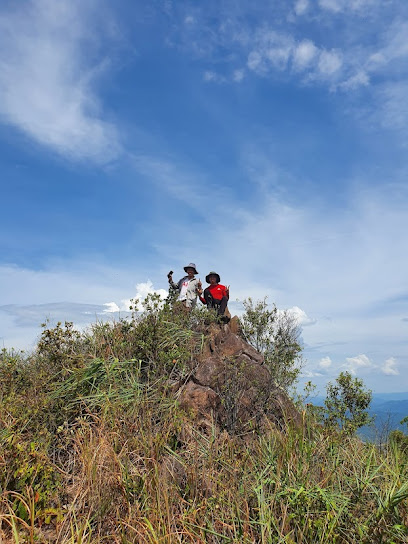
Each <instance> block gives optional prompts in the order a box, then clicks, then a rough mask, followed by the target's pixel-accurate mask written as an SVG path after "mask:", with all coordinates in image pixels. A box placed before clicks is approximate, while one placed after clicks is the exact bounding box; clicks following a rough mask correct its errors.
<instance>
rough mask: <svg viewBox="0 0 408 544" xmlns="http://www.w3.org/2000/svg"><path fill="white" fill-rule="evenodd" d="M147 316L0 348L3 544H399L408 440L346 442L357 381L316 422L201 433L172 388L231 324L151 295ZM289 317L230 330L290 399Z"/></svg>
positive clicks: (296, 359) (302, 412)
mask: <svg viewBox="0 0 408 544" xmlns="http://www.w3.org/2000/svg"><path fill="white" fill-rule="evenodd" d="M144 308H145V309H144V311H143V312H142V313H141V314H136V313H135V314H134V315H133V317H132V318H131V319H129V320H120V321H118V322H115V323H96V324H94V325H93V326H92V327H91V328H90V329H89V330H88V331H85V332H78V331H76V330H75V329H74V327H73V325H72V324H71V323H65V325H62V324H61V323H59V324H58V325H57V326H56V327H53V328H50V327H48V328H47V326H45V327H44V330H43V333H42V335H41V338H40V340H39V343H38V346H37V348H36V350H35V352H34V353H32V354H29V355H25V354H22V353H15V352H12V351H11V352H10V351H6V350H3V351H2V353H1V356H0V464H1V467H2V470H1V472H0V540H1V541H4V542H15V543H23V542H30V543H45V542H57V543H61V544H65V543H85V542H87V543H102V542H110V543H118V544H119V543H121V544H127V543H141V544H148V543H149V544H151V543H157V544H158V543H167V544H170V543H210V544H216V543H217V544H218V543H228V542H229V543H236V544H238V543H239V544H253V543H264V544H266V543H276V544H278V543H288V544H289V543H290V544H294V543H296V544H299V543H300V544H301V543H319V542H320V543H322V544H323V543H325V544H326V543H332V544H337V543H369V542H370V543H371V542H375V543H384V544H385V543H390V544H391V543H393V542H395V543H403V542H407V541H408V531H407V525H408V502H407V501H408V484H407V482H408V457H407V455H408V453H407V448H406V441H404V440H403V438H401V436H400V435H398V439H397V438H396V436H395V437H394V439H390V441H389V442H388V443H386V444H381V445H375V444H370V443H363V442H362V441H361V440H360V439H358V438H357V437H356V436H355V430H356V429H357V428H358V427H359V426H360V425H364V424H365V423H366V421H367V420H366V409H367V406H368V404H369V400H370V392H368V391H366V390H365V388H364V384H363V383H361V382H360V381H359V380H356V379H354V378H353V377H352V376H350V375H347V374H344V375H341V376H339V378H338V379H337V380H336V382H335V384H334V385H333V384H332V385H331V386H330V387H329V389H328V396H327V401H326V406H325V407H323V412H322V413H321V412H319V411H317V410H315V409H314V408H313V407H310V406H308V405H303V404H302V403H301V402H300V401H299V402H298V407H297V410H298V414H299V419H298V420H297V421H296V422H293V421H292V422H289V421H288V422H287V425H286V426H285V427H284V428H278V427H277V426H276V425H274V423H273V421H272V420H270V421H269V420H268V419H267V418H264V419H263V420H262V422H261V423H259V425H258V424H255V423H253V420H251V421H250V423H248V425H246V426H244V427H243V426H242V425H241V426H240V425H231V424H230V422H229V424H228V425H227V424H226V423H223V420H218V419H217V414H216V413H214V417H213V418H212V419H211V420H209V421H207V425H206V426H203V425H198V424H197V423H196V420H195V419H194V417H193V414H192V413H191V412H190V411H189V410H186V409H182V408H181V406H180V402H179V392H180V391H182V390H183V387H184V384H186V383H187V381H188V380H192V379H194V371H195V368H196V361H197V360H199V358H200V356H201V354H202V353H203V351H205V350H206V349H208V350H210V348H211V345H210V344H211V342H212V341H213V340H212V338H213V337H211V335H210V331H213V333H212V334H218V333H217V331H218V330H220V331H222V330H224V328H225V330H229V329H228V327H229V326H228V325H219V324H217V316H216V315H215V314H214V315H212V314H211V313H208V312H207V310H198V309H197V310H194V311H192V312H190V313H186V312H184V311H175V310H174V309H173V308H172V307H171V305H169V304H167V303H165V304H164V305H163V304H162V303H161V302H160V300H159V299H158V298H156V297H154V296H153V297H148V299H147V300H146V301H145V304H144ZM287 317H288V316H286V317H284V318H283V320H282V319H281V316H279V315H278V313H277V312H276V311H275V309H274V308H272V310H271V309H270V308H269V307H268V306H267V305H266V303H265V301H263V302H260V303H253V302H252V301H247V302H246V313H245V314H244V316H243V317H242V320H241V332H240V333H239V332H237V334H241V335H242V337H243V338H245V339H246V341H247V342H250V343H251V344H252V345H253V346H254V347H256V348H257V349H258V350H259V351H261V352H262V354H263V356H264V365H263V366H265V367H266V368H267V369H269V372H270V373H271V374H272V376H273V378H274V380H275V381H276V382H278V383H279V385H280V387H278V388H277V389H276V391H278V390H290V388H291V386H292V385H293V384H294V381H295V380H296V377H297V375H298V373H299V368H300V365H301V345H300V342H299V334H298V331H297V329H296V326H295V324H294V323H293V322H291V321H290V320H288V319H286V318H287ZM214 331H215V332H214ZM228 363H229V365H230V366H231V365H232V363H233V361H232V360H229V361H228ZM230 366H229V367H228V368H230ZM234 383H235V382H234ZM239 383H240V382H239ZM232 385H234V384H233V382H231V387H232ZM235 386H236V383H235V385H234V387H235ZM274 391H275V390H274ZM274 391H272V392H271V395H272V394H275V392H274ZM230 393H231V392H230V391H228V390H225V389H223V388H221V389H220V392H219V396H220V406H222V408H223V410H224V411H225V410H234V404H233V403H234V398H235V397H239V395H237V391H235V390H234V394H233V395H232V394H230ZM238 393H239V391H238ZM225 421H229V420H225ZM299 421H300V423H299ZM403 436H405V435H403Z"/></svg>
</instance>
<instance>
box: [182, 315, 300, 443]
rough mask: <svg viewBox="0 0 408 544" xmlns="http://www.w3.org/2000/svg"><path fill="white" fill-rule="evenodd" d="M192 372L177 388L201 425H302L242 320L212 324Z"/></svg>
mask: <svg viewBox="0 0 408 544" xmlns="http://www.w3.org/2000/svg"><path fill="white" fill-rule="evenodd" d="M207 332H208V336H207V340H206V342H205V345H204V348H203V351H202V354H201V355H200V356H199V357H198V358H197V359H196V360H195V361H194V366H193V368H192V372H191V377H190V379H189V380H188V381H187V383H185V384H184V385H183V387H181V388H180V390H179V391H178V397H179V402H180V405H181V407H182V408H184V409H185V410H186V411H188V412H189V413H190V414H191V416H192V417H193V419H195V420H196V421H197V422H199V424H200V425H203V424H205V423H206V422H207V423H208V424H210V423H211V424H214V423H215V424H216V425H219V426H220V427H222V428H224V429H226V430H228V432H237V433H242V432H246V431H251V430H255V429H259V428H261V427H262V426H265V425H270V424H273V425H275V426H277V427H279V428H281V429H284V428H285V427H286V426H287V425H288V424H289V422H293V423H295V424H298V425H300V422H301V418H300V414H299V413H298V411H297V410H296V408H295V406H294V405H293V403H292V402H291V400H290V399H289V398H288V396H287V395H286V393H285V392H284V391H283V390H282V389H281V388H279V387H278V386H277V385H276V383H274V381H273V380H272V377H271V375H270V372H269V370H268V368H267V367H266V366H265V365H264V359H263V356H262V355H261V354H260V353H259V352H258V351H256V350H255V349H254V348H253V347H252V346H250V345H249V344H248V343H247V342H246V341H245V340H244V339H243V338H242V336H241V335H240V330H239V320H238V318H237V317H234V318H233V319H232V320H231V322H230V323H229V324H228V325H216V324H212V325H211V326H210V327H209V330H208V331H207Z"/></svg>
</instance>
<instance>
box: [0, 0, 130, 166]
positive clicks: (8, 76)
mask: <svg viewBox="0 0 408 544" xmlns="http://www.w3.org/2000/svg"><path fill="white" fill-rule="evenodd" d="M97 9H98V8H97V6H96V4H95V3H93V2H88V3H83V2H79V1H77V0H73V1H67V0H63V1H61V2H53V1H52V0H29V1H28V2H24V3H17V4H14V3H13V4H9V6H8V7H6V6H4V7H3V8H2V9H1V10H0V116H1V119H2V121H3V122H5V123H8V124H10V125H12V126H14V127H16V128H18V129H19V130H21V131H22V132H23V133H24V134H26V135H28V136H29V137H31V138H33V139H34V140H35V141H37V142H38V143H40V144H43V145H45V146H48V147H49V148H51V149H53V150H55V151H57V152H58V153H60V154H62V155H64V156H67V157H71V158H74V159H90V160H93V161H96V162H101V163H103V162H106V161H109V160H110V159H112V158H114V157H116V156H117V154H118V153H119V150H120V144H119V139H118V134H117V131H116V128H115V126H114V124H112V123H111V122H109V121H107V120H106V119H105V118H104V115H103V111H102V106H101V103H100V101H99V100H98V96H97V91H96V86H97V85H96V83H97V79H98V75H99V74H100V73H101V72H102V71H103V70H104V68H105V66H106V62H107V58H106V57H105V58H103V57H101V56H100V55H98V46H97V36H98V34H100V32H101V31H102V27H100V28H99V29H98V26H99V25H100V21H99V22H98V23H96V21H97V19H98V15H97V14H98V11H97ZM105 27H106V25H105ZM105 30H106V28H105ZM91 59H93V60H91Z"/></svg>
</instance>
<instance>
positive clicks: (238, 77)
mask: <svg viewBox="0 0 408 544" xmlns="http://www.w3.org/2000/svg"><path fill="white" fill-rule="evenodd" d="M244 76H245V71H244V70H234V74H233V76H232V78H233V80H234V81H236V82H238V83H239V82H240V81H242V80H243V79H244Z"/></svg>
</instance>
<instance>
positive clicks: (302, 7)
mask: <svg viewBox="0 0 408 544" xmlns="http://www.w3.org/2000/svg"><path fill="white" fill-rule="evenodd" d="M308 9H309V0H297V2H296V3H295V13H296V15H303V14H304V13H306V11H307V10H308Z"/></svg>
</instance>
